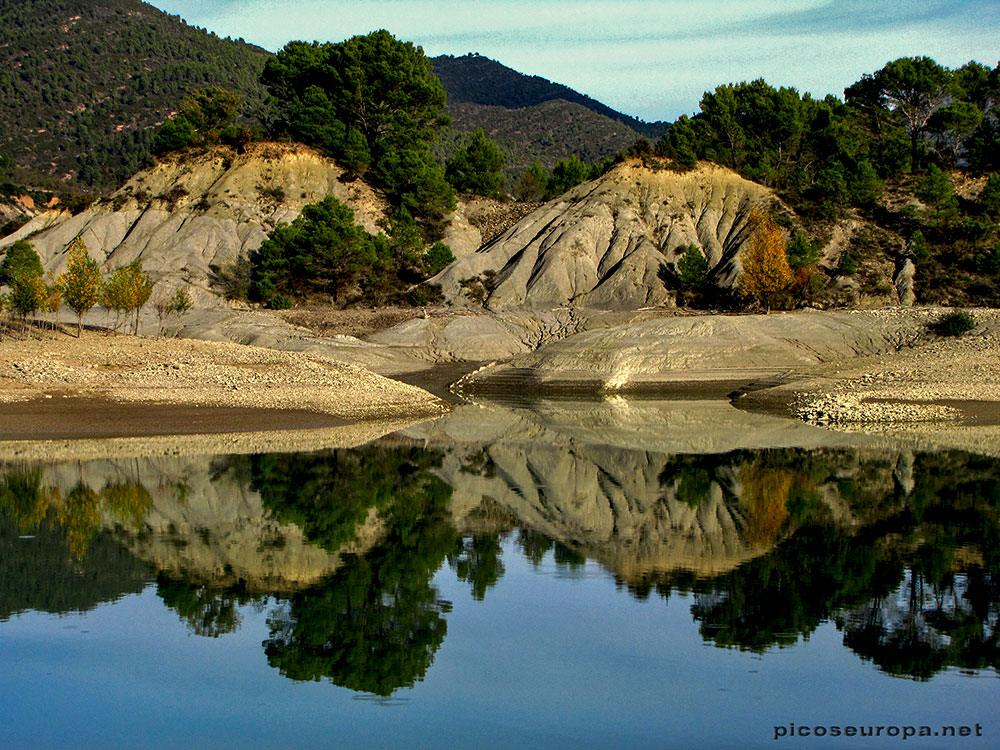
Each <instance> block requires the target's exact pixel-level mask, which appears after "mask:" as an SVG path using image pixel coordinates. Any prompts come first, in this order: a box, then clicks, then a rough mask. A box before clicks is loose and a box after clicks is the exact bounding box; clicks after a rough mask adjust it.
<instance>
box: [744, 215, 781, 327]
mask: <svg viewBox="0 0 1000 750" xmlns="http://www.w3.org/2000/svg"><path fill="white" fill-rule="evenodd" d="M747 225H748V228H749V235H748V237H747V241H746V243H745V244H744V245H743V252H742V253H741V256H740V258H741V261H742V263H743V273H742V274H741V275H740V278H739V282H738V283H739V288H740V291H741V292H743V293H744V294H747V295H749V296H751V297H753V298H754V299H755V300H756V301H757V302H758V303H759V304H760V305H761V306H762V307H763V308H764V309H765V310H770V309H771V308H772V307H780V306H781V305H782V303H783V302H784V301H785V299H786V298H787V292H788V290H789V289H790V288H791V286H792V284H793V282H794V281H795V277H794V276H793V274H792V269H791V267H790V266H789V265H788V256H787V255H786V254H785V237H784V235H783V234H782V233H781V229H779V228H778V225H777V224H775V223H774V219H772V218H771V216H770V215H769V214H766V213H763V212H762V211H758V210H757V209H751V211H750V217H749V218H748V219H747Z"/></svg>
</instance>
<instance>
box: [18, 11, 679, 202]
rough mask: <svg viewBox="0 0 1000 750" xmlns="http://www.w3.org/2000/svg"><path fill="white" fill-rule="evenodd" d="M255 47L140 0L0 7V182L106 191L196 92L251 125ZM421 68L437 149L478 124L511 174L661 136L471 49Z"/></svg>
mask: <svg viewBox="0 0 1000 750" xmlns="http://www.w3.org/2000/svg"><path fill="white" fill-rule="evenodd" d="M268 54H269V53H268V52H267V51H265V50H263V49H261V48H259V47H255V46H253V45H250V44H247V43H246V42H244V41H243V40H242V39H230V38H228V37H227V38H225V39H223V38H220V37H218V36H217V35H216V34H214V33H212V32H209V31H206V30H205V29H201V28H198V27H195V26H190V25H188V24H187V23H186V22H185V21H184V20H183V19H181V18H180V17H179V16H173V15H169V14H167V13H164V12H162V11H160V10H158V9H156V8H154V7H153V6H152V5H149V4H148V3H144V2H141V1H140V0H100V1H99V2H98V1H96V0H24V2H20V3H15V2H3V3H0V102H2V105H0V161H2V158H3V155H4V154H6V155H9V156H10V157H12V158H13V161H14V162H15V163H16V165H17V167H18V168H19V173H18V176H17V178H16V179H8V178H7V177H4V176H3V175H0V177H3V180H7V181H10V182H12V183H15V184H30V185H32V186H34V187H45V188H48V189H59V188H61V187H62V186H63V185H64V184H66V183H69V184H75V185H76V186H77V187H78V188H82V189H84V190H92V191H95V192H98V193H107V192H108V191H110V190H112V189H114V188H116V187H118V186H119V185H121V184H122V183H123V182H124V181H125V180H127V179H128V178H129V177H131V176H132V175H133V174H135V173H136V172H137V171H139V170H140V169H141V168H143V167H144V166H145V165H146V164H147V163H148V160H149V155H150V148H151V143H152V139H153V134H154V132H155V127H156V126H158V125H159V124H160V123H162V122H163V121H164V120H165V119H166V118H167V117H169V116H170V115H171V113H173V112H175V111H176V110H177V108H178V105H179V104H180V102H181V100H182V99H183V98H184V96H186V95H187V94H188V93H189V92H190V91H191V90H193V89H196V88H199V87H202V86H209V85H218V86H224V87H226V88H230V89H234V90H236V91H239V92H240V94H241V95H242V96H243V99H244V106H243V110H242V112H241V117H242V119H243V120H244V121H246V122H251V123H253V122H256V123H261V122H263V120H264V100H265V91H264V89H263V87H262V86H261V84H260V80H259V77H260V71H261V70H262V68H263V66H264V62H265V61H266V59H267V57H268ZM433 63H434V67H435V72H437V74H438V75H439V77H440V78H441V81H442V84H443V85H444V87H445V90H446V91H447V93H448V100H449V108H448V111H449V114H451V115H452V117H453V119H454V126H453V127H452V128H451V129H448V130H447V131H446V132H444V133H442V137H441V143H440V144H439V145H438V147H437V154H438V157H439V158H442V159H447V158H448V157H449V156H450V155H451V154H452V153H454V151H455V150H456V149H457V148H459V146H460V145H461V144H462V142H463V140H464V137H465V133H468V132H470V131H472V130H475V129H476V128H483V129H484V130H485V131H486V132H487V133H488V134H489V136H490V137H491V138H493V139H494V140H496V141H497V142H498V144H499V145H500V146H501V148H502V149H503V150H504V151H505V153H506V155H507V160H508V170H507V171H508V174H509V175H510V178H511V180H513V179H515V178H516V176H517V175H519V174H520V172H522V171H523V170H524V169H525V168H526V167H527V166H529V165H530V164H531V162H532V161H533V160H535V159H539V160H540V161H541V162H542V164H543V165H545V166H546V167H549V168H551V167H552V166H553V165H554V164H555V162H556V161H558V160H560V159H565V158H567V157H569V156H570V155H572V154H576V155H577V156H579V157H580V158H582V159H584V160H585V161H600V160H602V159H605V158H607V157H609V156H613V155H614V154H615V153H616V152H618V151H620V150H622V149H624V148H627V147H628V146H629V145H630V144H631V143H633V142H634V141H635V140H636V139H637V138H639V137H640V136H641V135H646V136H647V137H656V136H657V135H658V134H659V133H660V132H662V130H663V126H664V124H663V123H643V122H641V121H640V120H637V119H635V118H633V117H629V116H627V115H624V114H622V113H620V112H616V111H615V110H613V109H611V108H610V107H607V106H605V105H603V104H601V103H600V102H598V101H595V100H594V99H591V98H590V97H588V96H586V95H584V94H580V93H579V92H576V91H574V90H573V89H570V88H569V87H567V86H563V85H560V84H557V83H552V82H551V81H547V80H546V79H544V78H540V77H538V76H528V75H524V74H522V73H518V72H517V71H514V70H512V69H511V68H508V67H506V66H504V65H501V64H500V63H498V62H495V61H493V60H490V59H488V58H485V57H482V56H480V55H475V54H469V55H465V56H462V57H438V58H434V59H433ZM3 180H0V181H3ZM8 192H9V191H8Z"/></svg>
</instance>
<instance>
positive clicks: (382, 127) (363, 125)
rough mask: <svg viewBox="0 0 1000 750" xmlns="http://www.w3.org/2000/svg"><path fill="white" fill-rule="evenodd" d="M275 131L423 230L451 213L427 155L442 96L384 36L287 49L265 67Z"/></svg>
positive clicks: (407, 53) (411, 55)
mask: <svg viewBox="0 0 1000 750" xmlns="http://www.w3.org/2000/svg"><path fill="white" fill-rule="evenodd" d="M261 80H262V81H263V83H264V85H265V86H266V87H267V89H268V91H269V92H270V94H271V97H272V102H273V103H274V106H275V109H276V112H277V115H278V125H279V127H283V128H285V129H286V130H287V132H288V133H289V134H290V135H291V136H292V137H294V138H296V139H298V140H301V141H303V142H305V143H308V144H311V145H314V146H316V147H318V148H320V149H321V150H323V151H324V152H325V153H327V154H329V155H330V156H332V157H333V158H335V159H337V161H338V162H340V163H341V164H342V165H343V166H344V167H346V168H347V169H348V170H349V171H350V172H352V173H353V174H355V175H357V176H365V177H367V178H368V179H370V180H371V181H372V182H373V183H374V184H376V185H378V186H379V187H381V188H382V189H383V190H384V191H385V194H386V196H387V197H388V198H389V200H390V201H391V202H392V203H393V205H395V206H396V207H399V208H405V209H406V210H407V211H408V212H409V213H410V215H411V216H414V217H416V218H417V219H419V220H420V221H421V222H423V223H424V224H425V226H427V227H428V228H429V229H431V231H433V229H434V228H435V227H436V225H437V224H438V223H439V222H440V221H441V220H442V219H443V217H444V215H445V214H446V213H447V212H449V211H450V210H452V209H453V208H454V194H453V192H452V189H451V186H450V185H449V184H448V182H447V181H446V179H445V175H444V169H443V167H441V165H440V164H438V163H437V162H436V161H435V160H434V157H433V156H432V154H431V150H430V144H431V142H432V141H433V140H434V138H435V135H436V132H437V129H438V128H439V127H441V126H442V125H445V124H447V123H448V118H447V116H446V115H445V114H444V113H443V110H444V105H445V92H444V89H443V88H442V87H441V83H440V81H438V79H437V78H436V77H435V76H434V72H433V68H432V67H431V63H430V60H428V58H427V57H426V56H425V55H424V52H423V50H422V49H421V48H420V47H417V46H414V45H413V44H411V43H409V42H402V41H399V40H398V39H396V38H395V37H394V36H393V35H392V34H390V33H389V32H388V31H385V30H382V31H376V32H372V33H370V34H367V35H365V36H355V37H352V38H351V39H348V40H347V41H345V42H340V43H336V44H334V43H330V42H325V43H319V42H312V43H307V42H299V41H296V42H289V43H288V44H286V45H285V47H284V48H282V49H281V50H280V51H279V52H278V54H277V55H275V56H274V57H272V58H270V59H269V60H268V61H267V64H266V65H265V66H264V72H263V75H262V77H261Z"/></svg>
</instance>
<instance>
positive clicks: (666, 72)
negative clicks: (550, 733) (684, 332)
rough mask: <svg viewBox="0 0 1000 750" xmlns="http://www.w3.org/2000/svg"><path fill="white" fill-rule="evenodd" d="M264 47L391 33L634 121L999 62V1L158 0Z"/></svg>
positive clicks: (434, 51)
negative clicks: (786, 89)
mask: <svg viewBox="0 0 1000 750" xmlns="http://www.w3.org/2000/svg"><path fill="white" fill-rule="evenodd" d="M154 4H155V5H156V6H157V7H159V8H162V9H164V10H166V11H167V12H170V13H177V14H180V15H181V16H183V17H184V18H186V19H187V20H188V21H190V22H191V23H193V24H197V25H200V26H205V27H207V28H209V29H212V30H214V31H216V32H217V33H218V34H219V35H220V36H227V35H228V36H233V37H244V38H246V39H247V41H250V42H254V43H256V44H260V45H262V46H264V47H267V48H268V49H271V50H276V49H279V48H280V47H281V46H282V45H284V44H285V43H286V42H287V41H289V40H292V39H302V38H305V39H310V40H311V39H314V38H319V39H322V40H326V39H329V40H331V41H339V40H341V39H344V38H346V37H348V36H351V35H353V34H363V33H367V32H368V31H371V30H373V29H376V28H383V27H384V28H387V29H389V30H390V31H392V32H393V33H394V34H396V35H397V36H399V37H401V38H404V39H409V40H412V41H415V42H417V43H419V44H421V45H422V46H423V47H424V49H425V50H426V51H427V53H428V54H430V55H438V54H455V55H461V54H464V53H466V52H479V53H481V54H483V55H486V56H487V57H492V58H494V59H497V60H499V61H500V62H502V63H504V64H505V65H508V66H510V67H513V68H515V69H517V70H520V71H523V72H526V73H530V74H534V75H540V76H543V77H545V78H548V79H550V80H553V81H556V82H559V83H564V84H566V85H569V86H571V87H573V88H575V89H577V90H579V91H582V92H583V93H586V94H589V95H590V96H593V97H595V98H596V99H598V100H600V101H602V102H604V103H605V104H608V105H610V106H612V107H614V108H616V109H619V110H621V111H623V112H626V113H628V114H632V115H636V116H639V117H643V118H645V119H650V120H653V119H663V118H666V119H674V118H675V117H677V116H678V115H680V114H684V113H691V112H693V111H695V110H696V109H697V105H698V101H699V100H700V98H701V94H702V93H703V92H704V91H706V90H711V89H714V88H715V86H717V85H719V84H722V83H727V82H735V81H741V80H751V79H753V78H757V77H764V78H766V79H767V80H768V81H769V82H770V83H772V84H774V85H790V86H796V87H797V88H799V89H800V90H803V91H811V92H812V93H814V94H815V95H817V96H820V97H822V96H823V95H825V94H827V93H833V94H836V95H838V96H840V95H842V92H843V89H844V87H845V86H847V85H850V84H851V83H853V82H854V81H856V80H858V78H860V77H861V74H862V73H871V72H873V71H875V70H877V69H878V68H880V67H881V66H882V65H884V64H885V63H886V62H887V61H888V60H891V59H894V58H896V57H902V56H909V55H929V56H931V57H934V58H935V59H936V60H938V61H939V62H940V63H942V64H945V65H949V66H953V67H954V66H958V65H961V64H963V63H965V62H967V61H968V60H970V59H977V60H979V61H980V62H982V63H984V64H986V65H990V66H992V65H994V64H996V61H997V54H998V53H997V48H996V39H997V32H998V31H1000V14H998V13H997V7H996V2H995V0H964V1H962V2H959V1H958V0H900V1H898V2H892V3H870V2H861V0H840V1H839V2H832V1H830V0H750V1H746V0H721V1H720V0H716V1H715V2H707V3H706V2H695V1H694V0H658V1H654V0H616V1H613V2H575V1H572V0H541V1H538V2H527V1H526V0H497V1H496V2H492V3H488V4H487V3H470V2H465V1H464V0H462V1H461V2H460V1H459V0H434V1H433V2H432V1H431V0H416V1H415V2H410V1H407V2H402V1H401V0H354V1H352V2H347V1H346V0H306V1H304V2H303V1H301V0H296V2H291V0H280V1H278V2H275V0H267V2H265V1H264V0H249V1H248V0H207V1H202V0H198V1H197V2H196V1H195V0H157V2H155V3H154Z"/></svg>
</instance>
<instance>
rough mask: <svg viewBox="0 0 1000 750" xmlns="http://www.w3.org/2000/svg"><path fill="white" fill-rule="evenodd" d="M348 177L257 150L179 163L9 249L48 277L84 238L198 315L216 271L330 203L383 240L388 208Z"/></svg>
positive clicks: (324, 163)
mask: <svg viewBox="0 0 1000 750" xmlns="http://www.w3.org/2000/svg"><path fill="white" fill-rule="evenodd" d="M342 176H343V170H342V169H341V168H340V167H339V166H337V164H336V163H335V162H334V161H332V160H330V159H328V158H325V157H323V156H321V155H320V154H319V153H317V152H316V151H313V150H312V149H309V148H306V147H304V146H301V145H288V144H274V143H269V144H255V145H254V146H252V147H250V148H249V149H248V150H247V151H246V153H243V154H237V153H235V152H234V151H233V150H232V149H228V148H222V147H220V148H214V149H208V150H206V151H204V152H203V153H200V154H199V153H195V152H190V151H187V152H180V153H177V154H172V155H170V156H168V157H166V158H165V159H163V160H162V161H161V162H159V163H158V164H156V165H155V166H153V167H151V168H150V169H147V170H143V171H142V172H139V173H138V174H137V175H136V176H135V177H133V178H132V179H131V180H129V182H128V183H127V184H126V185H125V186H124V187H122V188H121V189H120V190H119V191H117V192H116V193H114V194H113V195H112V196H111V197H109V198H107V199H105V200H102V201H100V202H98V203H95V204H94V205H92V206H91V207H90V208H89V209H87V210H86V211H83V212H81V213H79V214H77V215H75V216H71V215H70V214H69V212H66V211H49V212H46V213H43V214H41V215H40V216H37V217H35V218H34V219H33V220H32V221H30V222H29V223H28V224H26V225H25V226H24V227H22V228H21V229H20V230H19V231H17V232H16V233H14V234H12V235H10V236H8V237H6V238H4V239H3V240H0V249H2V248H3V247H4V246H6V245H9V244H11V243H12V242H14V241H15V240H17V239H22V238H23V239H27V240H29V241H30V242H31V243H32V244H33V245H34V247H35V250H36V251H37V252H38V254H39V256H40V257H41V259H42V263H43V265H44V266H45V269H46V270H47V271H48V270H51V271H53V272H55V273H57V274H58V273H59V272H60V271H61V270H63V268H64V267H65V263H66V258H65V253H64V252H63V251H64V249H65V247H66V245H67V244H68V243H69V242H70V241H71V240H72V239H73V238H74V237H76V236H80V237H81V238H82V239H83V241H84V243H85V244H86V245H87V250H88V252H89V253H90V255H91V257H93V258H94V259H96V260H97V261H98V262H99V263H100V264H101V266H102V270H104V271H105V272H107V271H110V270H112V269H114V268H117V267H118V266H121V265H125V264H127V263H131V262H132V261H135V260H140V261H142V265H143V268H144V269H145V270H146V271H148V272H150V273H151V275H152V276H153V278H154V280H157V281H164V282H165V286H168V287H170V286H177V287H181V286H183V287H186V288H187V289H188V291H189V292H191V293H192V296H193V297H194V298H195V301H196V303H198V304H199V305H206V304H213V303H214V302H215V301H216V300H217V299H218V298H217V297H216V295H215V294H213V293H211V284H210V278H211V267H212V266H224V265H226V264H227V263H232V262H233V261H235V260H236V258H237V256H238V255H239V254H240V253H243V254H247V253H249V252H250V251H252V250H255V249H257V248H258V247H260V244H261V243H262V242H263V241H264V239H265V238H266V237H267V234H268V233H269V232H270V231H271V230H272V229H273V228H274V227H275V225H276V224H278V223H279V222H290V221H292V220H293V219H295V217H296V216H298V215H299V213H300V212H301V210H302V208H303V206H305V205H306V204H309V203H316V202H318V201H321V200H322V199H323V198H324V197H326V196H327V195H333V196H334V197H336V198H337V199H338V200H340V201H342V202H344V203H346V204H347V205H349V206H350V207H351V208H353V209H354V212H355V218H356V220H357V221H358V223H359V224H362V225H363V226H364V227H365V228H366V229H367V230H368V231H371V232H374V231H377V230H378V224H379V222H380V221H381V220H382V219H383V218H384V216H385V211H386V203H385V201H384V199H383V198H382V197H381V195H379V194H378V193H376V192H375V191H374V190H372V188H370V187H369V186H368V185H366V184H365V183H363V182H361V181H355V182H350V183H345V182H341V177H342Z"/></svg>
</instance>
